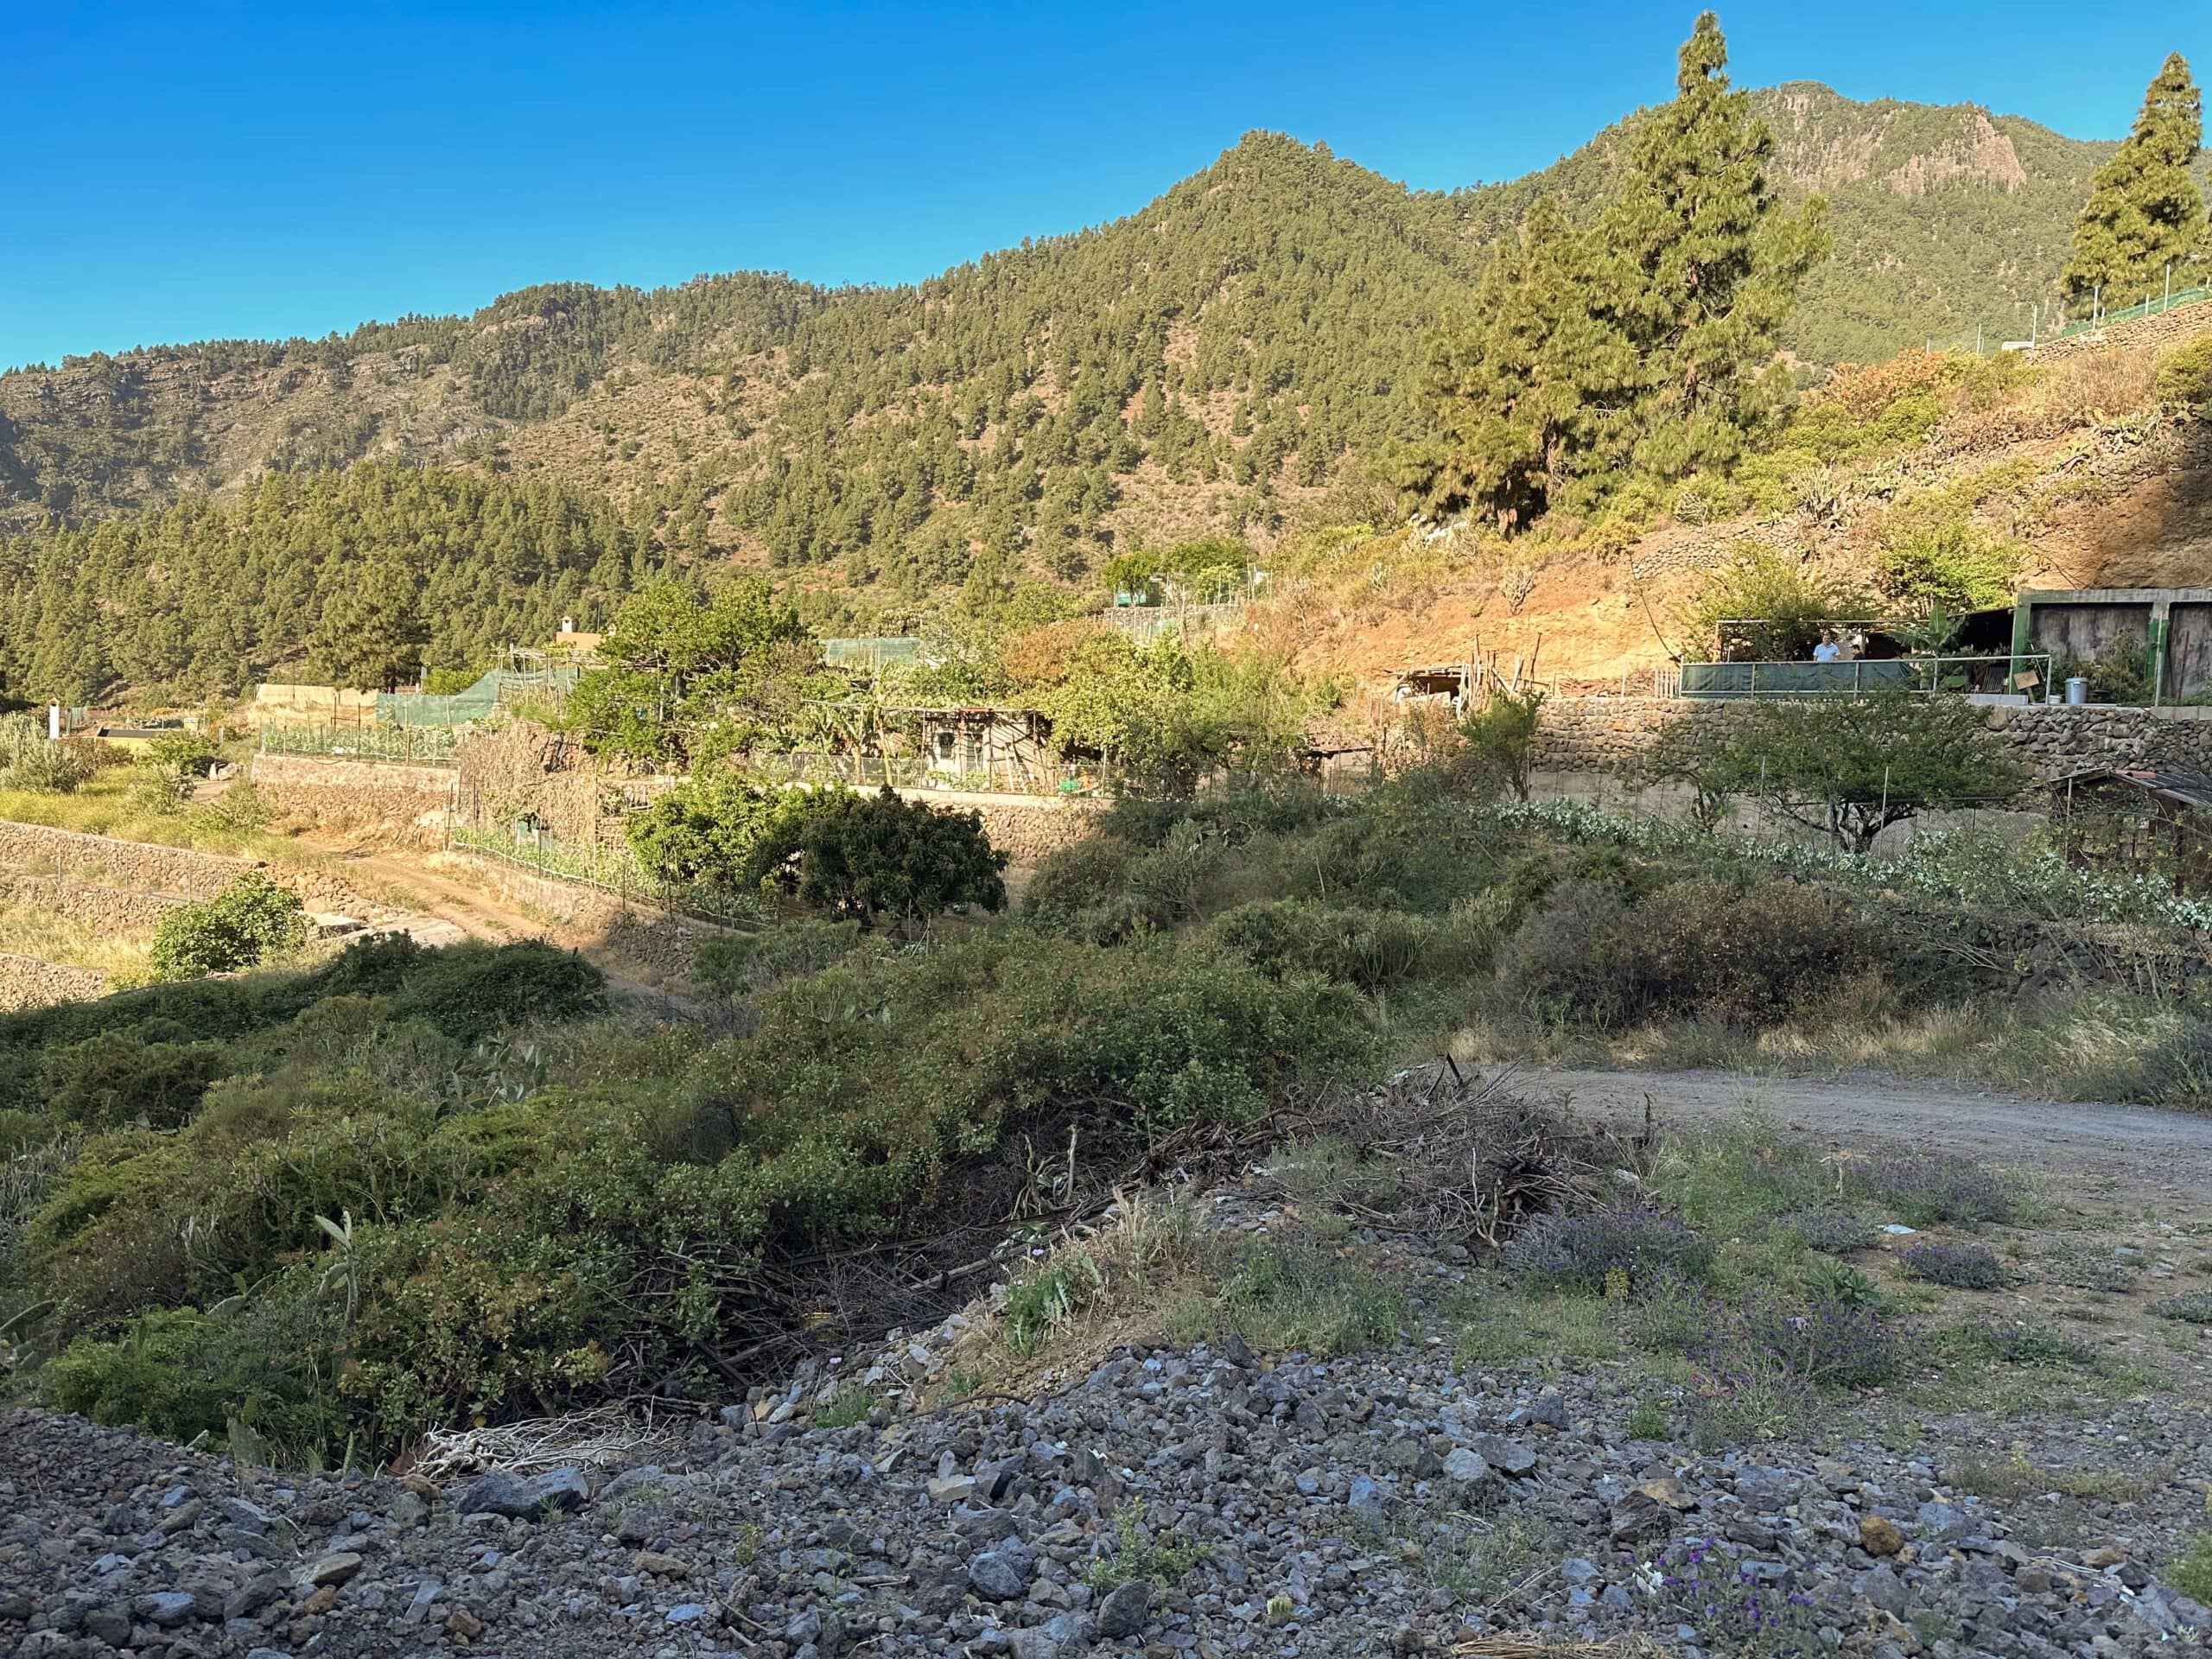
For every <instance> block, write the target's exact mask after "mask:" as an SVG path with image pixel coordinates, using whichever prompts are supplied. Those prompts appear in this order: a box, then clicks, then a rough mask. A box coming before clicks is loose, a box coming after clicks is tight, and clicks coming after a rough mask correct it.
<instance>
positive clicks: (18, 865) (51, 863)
mask: <svg viewBox="0 0 2212 1659" xmlns="http://www.w3.org/2000/svg"><path fill="white" fill-rule="evenodd" d="M256 862H257V861H255V860H253V859H250V858H231V857H227V856H226V855H222V854H219V853H199V852H194V851H193V850H191V849H189V848H185V847H156V846H155V845H153V844H152V843H150V842H141V841H117V840H114V839H112V838H111V837H110V836H88V835H84V834H82V833H80V832H79V831H77V830H74V829H48V827H47V826H46V825H44V824H42V823H15V822H14V821H12V820H10V819H0V868H6V869H10V870H14V871H18V872H22V873H24V874H33V875H51V876H55V877H59V878H61V879H63V880H68V879H72V878H74V879H78V880H85V881H90V882H96V883H99V884H101V885H104V886H109V887H135V888H138V889H141V890H143V891H147V892H154V893H173V894H175V895H177V896H179V897H181V898H186V899H212V898H213V897H214V896H215V895H216V894H217V893H220V892H221V891H222V890H223V889H224V888H225V887H228V886H230V884H231V883H232V882H233V881H235V880H238V877H239V876H240V875H241V874H244V873H245V871H247V870H250V869H252V868H254V867H255V865H256Z"/></svg>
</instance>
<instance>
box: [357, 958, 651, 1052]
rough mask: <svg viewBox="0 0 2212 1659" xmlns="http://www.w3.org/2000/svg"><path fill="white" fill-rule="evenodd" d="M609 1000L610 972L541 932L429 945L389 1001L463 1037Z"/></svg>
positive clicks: (580, 1011)
mask: <svg viewBox="0 0 2212 1659" xmlns="http://www.w3.org/2000/svg"><path fill="white" fill-rule="evenodd" d="M606 1006H607V976H605V975H604V974H602V973H601V972H600V971H599V969H597V968H595V967H594V966H593V965H592V964H591V963H588V962H587V961H585V960H584V959H583V957H581V956H579V955H577V954H576V953H575V951H573V950H562V949H560V948H559V947H558V946H557V945H552V944H547V943H546V942H545V941H544V940H543V939H529V940H525V941H524V942H522V943H520V944H497V945H495V944H456V945H451V946H448V947H447V948H446V949H444V950H429V951H424V952H423V954H422V956H421V957H420V958H419V959H418V960H417V962H416V964H415V965H414V966H413V967H412V968H411V969H410V971H409V972H408V974H407V976H406V978H405V980H404V983H403V984H402V986H401V988H400V990H399V994H398V995H397V998H396V999H395V1000H394V1001H393V1003H392V1017H393V1018H394V1019H395V1020H406V1019H410V1018H414V1017H419V1018H421V1019H423V1020H428V1021H429V1023H430V1024H432V1025H434V1026H435V1027H437V1028H438V1029H439V1030H440V1031H442V1032H444V1033H446V1034H447V1035H448V1036H449V1037H455V1038H458V1039H460V1040H461V1041H462V1042H464V1043H473V1042H475V1041H477V1040H478V1039H480V1038H484V1037H488V1036H491V1035H492V1034H493V1033H495V1032H499V1031H502V1030H505V1029H506V1028H508V1027H513V1026H520V1025H527V1024H531V1023H532V1022H535V1021H548V1022H550V1021H557V1020H575V1019H577V1018H579V1017H581V1016H582V1015H585V1014H596V1013H598V1012H599V1011H600V1010H601V1009H602V1008H604V1007H606Z"/></svg>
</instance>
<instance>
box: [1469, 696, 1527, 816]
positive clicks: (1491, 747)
mask: <svg viewBox="0 0 2212 1659" xmlns="http://www.w3.org/2000/svg"><path fill="white" fill-rule="evenodd" d="M1543 706H1544V694H1543V693H1542V692H1541V691H1539V690H1531V691H1522V692H1513V691H1505V690H1497V689H1493V690H1491V693H1490V695H1489V696H1487V697H1485V698H1484V701H1483V706H1482V707H1481V708H1480V709H1477V710H1476V711H1475V712H1474V713H1472V714H1471V715H1468V716H1467V717H1466V719H1465V720H1463V721H1460V722H1459V731H1460V734H1461V735H1462V736H1464V737H1465V739H1466V740H1467V753H1466V765H1467V766H1468V768H1469V769H1470V771H1471V776H1472V779H1473V780H1474V781H1476V782H1478V783H1479V784H1481V785H1484V787H1487V788H1489V789H1492V790H1496V791H1510V792H1511V794H1512V795H1513V796H1514V797H1515V798H1516V799H1519V800H1524V801H1525V800H1527V799H1528V798H1529V766H1530V765H1531V764H1533V762H1534V760H1535V749H1536V721H1537V717H1538V716H1539V715H1541V712H1542V710H1543Z"/></svg>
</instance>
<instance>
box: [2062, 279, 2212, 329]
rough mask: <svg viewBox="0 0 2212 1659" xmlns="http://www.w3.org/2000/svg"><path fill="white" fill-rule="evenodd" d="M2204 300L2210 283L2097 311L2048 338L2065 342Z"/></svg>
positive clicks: (2210, 295)
mask: <svg viewBox="0 0 2212 1659" xmlns="http://www.w3.org/2000/svg"><path fill="white" fill-rule="evenodd" d="M2206 298H2212V284H2207V283H2199V284H2197V285H2196V287H2193V288H2183V289H2176V290H2175V291H2174V292H2172V293H2171V294H2151V295H2146V296H2144V298H2143V300H2142V301H2141V302H2140V303H2139V304H2136V305H2131V306H2127V307H2125V308H2122V309H2120V310H2118V311H2107V310H2102V309H2100V310H2098V311H2097V312H2095V313H2094V315H2090V316H2088V317H2084V318H2083V319H2082V321H2079V322H2069V323H2068V324H2067V325H2066V326H2065V327H2063V328H2061V329H2060V330H2058V332H2057V333H2056V334H2051V335H2050V336H2049V338H2050V339H2052V340H2068V339H2070V338H2072V337H2073V336H2074V335H2075V334H2087V333H2088V332H2089V330H2091V329H2093V328H2107V327H2111V326H2112V325H2113V323H2116V322H2131V321H2133V320H2134V319H2136V318H2137V317H2157V316H2163V315H2165V314H2166V313H2167V312H2169V311H2171V310H2172V309H2173V308H2175V307H2176V306H2177V305H2194V304H2195V303H2196V302H2197V301H2199V300H2202V299H2206Z"/></svg>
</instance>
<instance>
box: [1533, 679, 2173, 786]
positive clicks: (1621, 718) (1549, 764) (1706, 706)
mask: <svg viewBox="0 0 2212 1659" xmlns="http://www.w3.org/2000/svg"><path fill="white" fill-rule="evenodd" d="M1750 708H1751V705H1750V704H1749V703H1747V702H1740V701H1733V700H1720V699H1714V700H1711V701H1707V700H1704V699H1696V698H1679V697H1561V698H1555V699H1554V700H1553V701H1551V702H1547V703H1546V704H1545V705H1544V708H1543V712H1542V714H1541V716H1540V717H1539V719H1538V721H1537V728H1536V742H1535V762H1534V764H1535V770H1536V771H1537V772H1543V773H1554V774H1555V773H1563V772H1601V773H1605V774H1608V775H1611V776H1612V777H1617V778H1621V779H1628V780H1630V781H1637V782H1645V781H1649V780H1651V779H1655V778H1657V777H1659V776H1661V775H1662V774H1663V773H1664V772H1665V771H1666V770H1667V762H1668V760H1669V757H1670V756H1671V755H1673V754H1675V753H1679V752H1680V749H1681V746H1682V745H1683V744H1684V742H1685V741H1687V740H1688V736H1689V735H1690V734H1692V733H1693V732H1694V731H1696V730H1698V729H1700V728H1713V727H1715V726H1719V727H1726V725H1727V724H1729V723H1731V722H1732V721H1739V720H1741V719H1743V718H1744V717H1745V715H1746V713H1747V712H1748V711H1749V709H1750ZM2204 715H2212V709H2194V708H2190V709H2121V708H2104V707H2089V708H2070V707H2068V706H2066V705H2064V704H2059V705H2056V706H2054V705H2051V704H2049V703H2030V704H2025V705H2018V704H2014V705H1995V706H1993V707H1991V708H1990V709H1989V726H1990V729H1991V730H1992V731H1993V732H1996V733H1997V734H1999V735H2000V736H2002V737H2003V738H2004V739H2005V741H2006V742H2007V744H2008V745H2009V746H2010V747H2011V748H2012V753H2013V756H2014V758H2015V759H2016V760H2018V762H2019V764H2020V765H2021V766H2024V767H2026V768H2027V769H2028V770H2029V771H2030V772H2032V773H2033V774H2034V775H2035V776H2036V777H2037V778H2039V779H2053V778H2063V777H2065V776H2067V775H2068V774H2069V773H2071V772H2082V771H2085V770H2088V768H2091V767H2094V766H2152V767H2158V768H2160V769H2163V770H2168V771H2177V772H2208V773H2212V719H2205V718H2202V716H2204Z"/></svg>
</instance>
